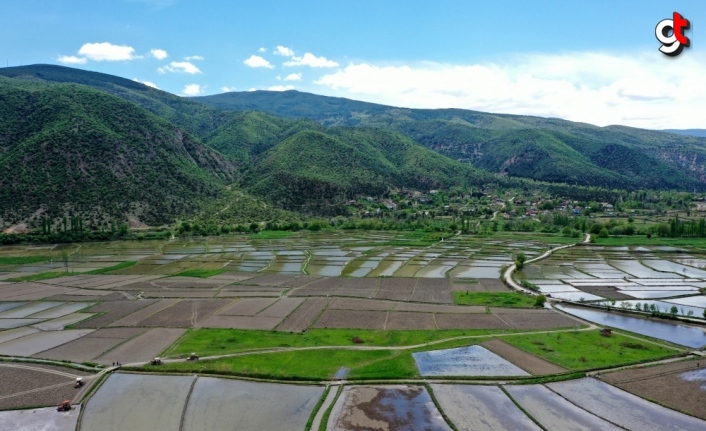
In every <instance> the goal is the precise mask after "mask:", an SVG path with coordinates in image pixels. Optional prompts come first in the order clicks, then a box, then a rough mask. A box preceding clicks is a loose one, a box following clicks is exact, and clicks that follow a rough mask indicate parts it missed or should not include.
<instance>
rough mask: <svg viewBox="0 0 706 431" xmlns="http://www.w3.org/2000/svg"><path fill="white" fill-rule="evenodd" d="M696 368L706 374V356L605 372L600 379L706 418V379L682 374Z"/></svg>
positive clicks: (643, 396)
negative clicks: (682, 375)
mask: <svg viewBox="0 0 706 431" xmlns="http://www.w3.org/2000/svg"><path fill="white" fill-rule="evenodd" d="M697 364H698V365H697ZM697 370H700V371H699V372H700V373H704V375H705V376H706V358H697V359H693V360H689V361H683V362H672V363H669V364H662V365H656V366H652V367H643V368H633V369H629V370H623V371H618V372H615V373H609V374H603V375H601V376H600V379H601V380H603V381H606V382H608V383H610V384H612V385H615V386H617V387H619V388H620V389H623V390H626V391H628V392H630V393H633V394H635V395H637V396H639V397H641V398H646V399H648V400H652V401H657V402H659V403H661V404H664V405H666V406H669V407H671V408H673V409H675V410H680V411H682V412H685V413H689V414H691V415H694V416H697V417H700V418H702V419H706V382H704V381H703V380H702V381H698V380H693V381H689V380H686V379H684V378H682V377H680V375H681V374H684V373H688V372H694V371H697Z"/></svg>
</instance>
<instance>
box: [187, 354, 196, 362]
mask: <svg viewBox="0 0 706 431" xmlns="http://www.w3.org/2000/svg"><path fill="white" fill-rule="evenodd" d="M186 360H187V361H198V360H199V355H197V354H196V353H192V354H191V355H189V357H188V358H186Z"/></svg>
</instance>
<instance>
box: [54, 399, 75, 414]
mask: <svg viewBox="0 0 706 431" xmlns="http://www.w3.org/2000/svg"><path fill="white" fill-rule="evenodd" d="M69 410H71V400H64V401H62V402H61V404H59V406H58V407H57V408H56V411H57V412H68V411H69Z"/></svg>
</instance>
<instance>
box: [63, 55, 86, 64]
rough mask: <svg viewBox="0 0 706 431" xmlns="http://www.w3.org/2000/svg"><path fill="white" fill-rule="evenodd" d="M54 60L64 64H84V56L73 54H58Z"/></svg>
mask: <svg viewBox="0 0 706 431" xmlns="http://www.w3.org/2000/svg"><path fill="white" fill-rule="evenodd" d="M56 61H58V62H59V63H64V64H86V58H85V57H76V56H73V55H60V56H59V57H58V58H57V59H56Z"/></svg>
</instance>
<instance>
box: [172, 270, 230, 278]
mask: <svg viewBox="0 0 706 431" xmlns="http://www.w3.org/2000/svg"><path fill="white" fill-rule="evenodd" d="M224 272H226V270H225V269H203V268H194V269H187V270H186V271H181V272H177V273H176V274H172V277H198V278H208V277H213V276H214V275H218V274H222V273H224Z"/></svg>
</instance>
